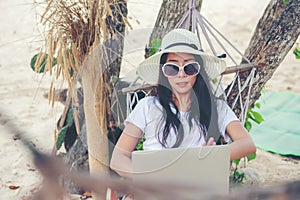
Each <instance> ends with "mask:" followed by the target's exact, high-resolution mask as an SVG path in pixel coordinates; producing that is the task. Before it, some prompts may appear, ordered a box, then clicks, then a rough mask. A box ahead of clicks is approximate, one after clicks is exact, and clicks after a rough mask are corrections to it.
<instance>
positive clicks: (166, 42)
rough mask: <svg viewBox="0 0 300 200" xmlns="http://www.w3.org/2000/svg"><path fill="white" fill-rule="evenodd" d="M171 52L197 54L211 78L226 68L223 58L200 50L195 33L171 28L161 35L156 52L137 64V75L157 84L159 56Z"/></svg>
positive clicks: (217, 75) (149, 82)
mask: <svg viewBox="0 0 300 200" xmlns="http://www.w3.org/2000/svg"><path fill="white" fill-rule="evenodd" d="M171 52H177V53H190V54H194V55H199V56H200V57H201V59H202V61H203V66H201V67H203V68H204V69H205V72H206V73H207V75H208V77H209V78H210V79H211V80H213V79H215V78H217V77H219V76H220V74H221V73H222V72H224V70H225V68H226V63H225V61H224V60H222V59H220V58H218V57H216V56H212V55H208V54H206V53H204V52H203V51H202V49H201V46H200V42H199V39H198V37H197V35H196V34H194V33H192V32H190V31H188V30H186V29H173V30H172V31H170V32H169V33H167V34H166V35H165V36H164V37H163V39H162V43H161V46H160V49H159V50H158V52H157V53H155V54H154V55H152V56H151V57H149V58H147V59H146V60H144V61H143V62H141V63H140V64H139V66H138V68H137V74H138V76H139V77H140V78H141V79H142V80H143V81H145V82H147V83H148V84H157V83H158V75H159V67H161V66H160V58H161V56H162V55H163V54H164V53H171Z"/></svg>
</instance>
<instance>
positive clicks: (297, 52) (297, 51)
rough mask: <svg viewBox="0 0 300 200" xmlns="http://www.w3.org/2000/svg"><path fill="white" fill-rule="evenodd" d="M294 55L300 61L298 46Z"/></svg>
mask: <svg viewBox="0 0 300 200" xmlns="http://www.w3.org/2000/svg"><path fill="white" fill-rule="evenodd" d="M293 53H294V55H295V57H296V59H300V48H299V46H298V44H297V46H296V47H295V49H294V50H293Z"/></svg>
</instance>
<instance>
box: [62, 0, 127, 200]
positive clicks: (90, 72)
mask: <svg viewBox="0 0 300 200" xmlns="http://www.w3.org/2000/svg"><path fill="white" fill-rule="evenodd" d="M108 2H109V5H110V8H111V14H112V15H109V16H108V17H107V18H106V27H107V29H108V39H107V40H106V41H104V43H103V45H102V46H100V47H97V49H96V50H95V51H94V52H92V55H91V56H90V58H89V59H88V60H87V61H86V63H85V65H86V66H85V67H84V68H85V69H87V70H86V71H84V72H83V77H82V84H83V95H84V98H83V99H84V103H83V102H79V103H83V104H84V111H85V112H84V113H85V115H84V114H83V113H81V114H82V115H81V116H79V119H80V120H83V119H85V120H84V121H83V125H82V128H81V131H80V134H81V135H80V137H77V140H76V142H75V144H74V145H73V146H72V148H71V149H70V150H69V151H68V152H67V155H66V156H65V157H64V160H65V162H67V163H68V164H69V166H71V167H72V170H75V171H83V170H87V169H90V172H91V174H92V175H99V174H101V173H108V171H109V167H108V166H109V153H110V152H109V148H108V145H109V142H108V139H107V138H108V136H107V132H108V129H109V130H110V128H109V127H108V126H109V123H110V121H111V120H112V117H111V113H110V96H111V95H110V93H111V91H112V89H111V88H112V84H111V79H112V78H113V77H119V73H120V66H121V58H122V54H123V45H124V43H123V40H124V34H125V18H126V16H127V3H126V1H125V0H109V1H108ZM99 69H101V71H99ZM69 106H72V105H69ZM86 129H87V130H86ZM67 134H71V133H67ZM86 137H87V138H86ZM110 137H112V136H110ZM87 147H88V151H87V150H86V148H87ZM87 153H88V154H89V156H88V158H89V159H87ZM65 184H66V185H68V187H69V190H70V191H71V192H72V193H81V192H82V188H79V187H78V186H76V184H74V183H73V182H65ZM101 196H102V197H103V194H102V195H100V196H97V197H95V196H94V197H93V198H94V199H103V198H102V197H101Z"/></svg>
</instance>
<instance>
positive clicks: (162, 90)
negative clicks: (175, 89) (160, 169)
mask: <svg viewBox="0 0 300 200" xmlns="http://www.w3.org/2000/svg"><path fill="white" fill-rule="evenodd" d="M167 55H168V54H163V55H162V56H161V60H160V63H161V66H162V65H163V64H164V63H165V62H166V60H167ZM194 56H195V60H196V61H197V62H199V64H200V66H201V69H200V73H199V74H198V75H197V77H196V82H195V84H194V86H193V91H192V92H191V100H192V103H191V107H190V110H189V116H188V122H189V126H190V128H191V127H192V125H193V123H192V121H193V120H194V121H195V122H196V125H197V126H198V128H199V130H200V134H203V136H204V137H207V135H208V133H210V131H214V133H220V130H219V127H218V114H217V107H216V97H215V96H214V95H213V94H212V91H211V87H210V86H209V81H208V77H207V74H206V72H205V70H204V68H203V64H202V63H203V62H202V59H201V57H200V56H198V55H194ZM157 95H158V99H159V102H160V104H161V105H162V107H163V109H164V115H163V118H162V120H163V121H165V126H164V128H163V134H162V136H160V134H157V139H158V141H159V142H160V143H161V144H162V146H163V147H165V148H167V138H168V136H169V133H170V129H174V131H175V134H176V142H175V144H174V145H173V146H172V148H175V147H178V146H180V144H181V143H182V141H183V138H184V132H183V128H182V125H181V122H180V120H179V117H180V112H179V110H178V108H177V107H176V106H175V104H174V102H173V101H172V88H171V86H170V84H169V82H168V79H167V78H166V77H165V76H164V75H163V73H162V70H161V67H160V70H159V83H158V88H157ZM172 107H174V108H175V110H176V112H175V113H174V112H173V111H172ZM200 137H201V135H200V136H199V138H200Z"/></svg>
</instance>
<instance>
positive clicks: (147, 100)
mask: <svg viewBox="0 0 300 200" xmlns="http://www.w3.org/2000/svg"><path fill="white" fill-rule="evenodd" d="M158 102H159V101H158V98H157V97H156V96H147V97H144V98H142V99H140V100H139V104H148V105H151V104H156V103H158Z"/></svg>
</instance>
